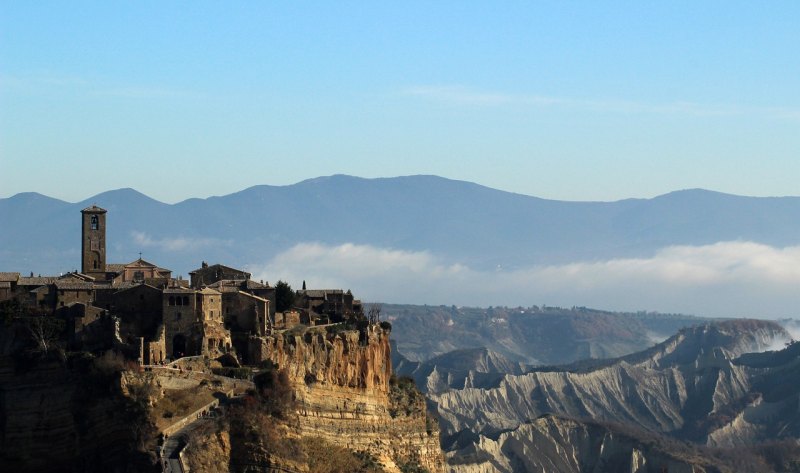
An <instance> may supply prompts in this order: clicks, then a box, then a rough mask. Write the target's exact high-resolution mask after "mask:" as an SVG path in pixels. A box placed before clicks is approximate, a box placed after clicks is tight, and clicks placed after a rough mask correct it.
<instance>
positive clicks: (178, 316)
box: [175, 312, 181, 320]
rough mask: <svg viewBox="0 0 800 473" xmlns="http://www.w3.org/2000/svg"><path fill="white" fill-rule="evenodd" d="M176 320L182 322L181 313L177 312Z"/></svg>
mask: <svg viewBox="0 0 800 473" xmlns="http://www.w3.org/2000/svg"><path fill="white" fill-rule="evenodd" d="M175 320H181V313H180V312H176V313H175Z"/></svg>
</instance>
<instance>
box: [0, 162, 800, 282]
mask: <svg viewBox="0 0 800 473" xmlns="http://www.w3.org/2000/svg"><path fill="white" fill-rule="evenodd" d="M91 204H96V205H98V206H100V207H103V208H106V209H107V210H109V214H108V228H109V234H108V245H109V247H108V258H109V261H110V262H128V261H133V260H134V259H136V256H137V255H138V253H139V252H140V251H142V252H144V253H146V254H147V255H148V257H149V258H150V260H154V261H158V262H159V264H160V265H162V266H163V267H168V268H171V269H173V270H174V271H175V272H176V273H177V274H181V273H185V272H186V271H188V270H190V269H191V268H190V267H188V266H187V267H183V265H186V264H187V263H186V262H187V261H194V260H196V262H195V263H192V264H191V266H192V267H194V266H196V264H197V263H199V262H200V261H201V260H205V259H211V260H214V261H219V262H224V263H226V264H230V265H234V266H238V267H245V269H247V268H251V267H253V266H259V265H260V266H263V265H265V264H266V263H268V262H269V261H270V260H271V258H273V257H274V256H276V255H277V254H280V253H281V252H283V251H286V250H288V249H289V248H291V247H293V246H294V245H296V244H298V243H303V242H317V243H320V244H324V245H331V246H336V245H341V244H345V243H353V244H357V245H370V246H373V247H376V248H390V249H397V250H405V251H413V252H421V251H426V252H429V253H430V254H432V255H435V256H436V257H437V258H441V259H442V261H443V262H444V263H446V264H462V265H466V266H468V267H470V268H473V269H478V270H489V269H494V268H497V267H502V268H504V269H507V270H513V269H519V268H528V267H531V266H533V265H549V264H564V263H571V262H576V261H603V260H608V259H614V258H637V257H647V256H651V255H653V254H654V253H655V252H656V251H658V250H659V249H661V248H664V247H666V246H672V245H705V244H712V243H716V242H719V241H733V240H748V241H754V242H758V243H763V244H767V245H772V246H784V245H793V244H798V243H800V219H797V218H796V217H797V216H798V215H800V197H782V198H773V197H744V196H735V195H732V194H723V193H717V192H714V191H705V190H685V191H675V192H672V193H669V194H665V195H662V196H658V197H655V198H651V199H624V200H619V201H613V202H576V201H558V200H548V199H542V198H539V197H534V196H528V195H524V194H517V193H511V192H506V191H502V190H497V189H493V188H490V187H486V186H482V185H480V184H476V183H471V182H467V181H458V180H451V179H446V178H442V177H438V176H431V175H418V176H403V177H392V178H377V179H367V178H358V177H352V176H346V175H334V176H324V177H320V178H314V179H309V180H305V181H301V182H299V183H296V184H292V185H287V186H271V185H259V186H252V187H249V188H247V189H243V190H242V191H238V192H235V193H231V194H226V195H221V196H212V197H207V198H190V199H186V200H183V201H181V202H178V203H174V204H168V203H164V202H160V201H158V200H156V199H152V198H150V197H148V196H146V195H144V194H142V193H140V192H138V191H136V190H135V189H131V188H121V189H116V190H111V191H106V192H103V193H100V194H97V195H95V196H92V197H89V198H87V199H84V200H82V201H80V202H77V203H69V202H65V201H61V200H58V199H54V198H51V197H47V196H44V195H42V194H35V193H24V194H16V195H15V196H12V197H8V198H3V199H0V221H3V222H11V223H12V225H8V226H7V227H8V230H7V231H6V232H4V234H3V235H0V248H3V250H0V265H2V268H3V270H7V271H20V272H28V271H34V272H43V273H44V272H47V273H58V272H63V271H65V270H72V269H76V268H75V266H76V265H77V264H78V262H79V258H77V256H76V255H77V248H76V242H75V241H73V240H71V239H68V238H64V237H63V236H62V235H70V234H76V233H77V232H78V230H79V217H78V212H79V211H80V210H81V209H82V208H84V207H85V206H87V205H91ZM175 240H181V241H183V242H188V243H190V244H185V245H182V246H176V245H174V244H171V243H172V242H173V241H175ZM234 249H235V250H236V251H233V250H234ZM270 277H272V276H270ZM276 277H281V275H276Z"/></svg>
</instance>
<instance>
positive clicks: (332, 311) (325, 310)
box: [296, 289, 362, 322]
mask: <svg viewBox="0 0 800 473" xmlns="http://www.w3.org/2000/svg"><path fill="white" fill-rule="evenodd" d="M296 305H297V307H298V308H300V309H303V310H306V311H308V312H309V316H310V317H314V316H315V315H324V316H327V318H328V319H329V321H330V322H341V321H343V320H345V319H346V318H348V317H350V316H352V315H355V314H360V313H361V311H362V307H361V301H359V300H357V299H355V298H354V297H353V293H352V292H350V291H349V290H348V291H346V292H345V291H343V290H341V289H308V290H306V289H302V290H300V291H297V296H296Z"/></svg>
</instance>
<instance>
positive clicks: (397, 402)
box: [389, 374, 425, 417]
mask: <svg viewBox="0 0 800 473" xmlns="http://www.w3.org/2000/svg"><path fill="white" fill-rule="evenodd" d="M389 414H390V415H391V416H392V417H398V416H403V415H405V416H410V415H424V414H425V396H423V395H422V393H421V392H419V389H417V385H416V384H414V380H413V379H411V378H409V377H408V376H400V377H397V376H395V375H394V374H393V375H392V376H391V378H389Z"/></svg>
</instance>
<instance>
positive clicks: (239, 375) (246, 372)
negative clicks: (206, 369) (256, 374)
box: [211, 366, 253, 379]
mask: <svg viewBox="0 0 800 473" xmlns="http://www.w3.org/2000/svg"><path fill="white" fill-rule="evenodd" d="M211 372H212V373H214V374H215V375H218V376H227V377H228V378H236V379H250V376H251V375H252V374H253V370H252V369H250V368H248V367H246V366H241V367H238V368H237V367H233V366H230V367H221V368H211Z"/></svg>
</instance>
